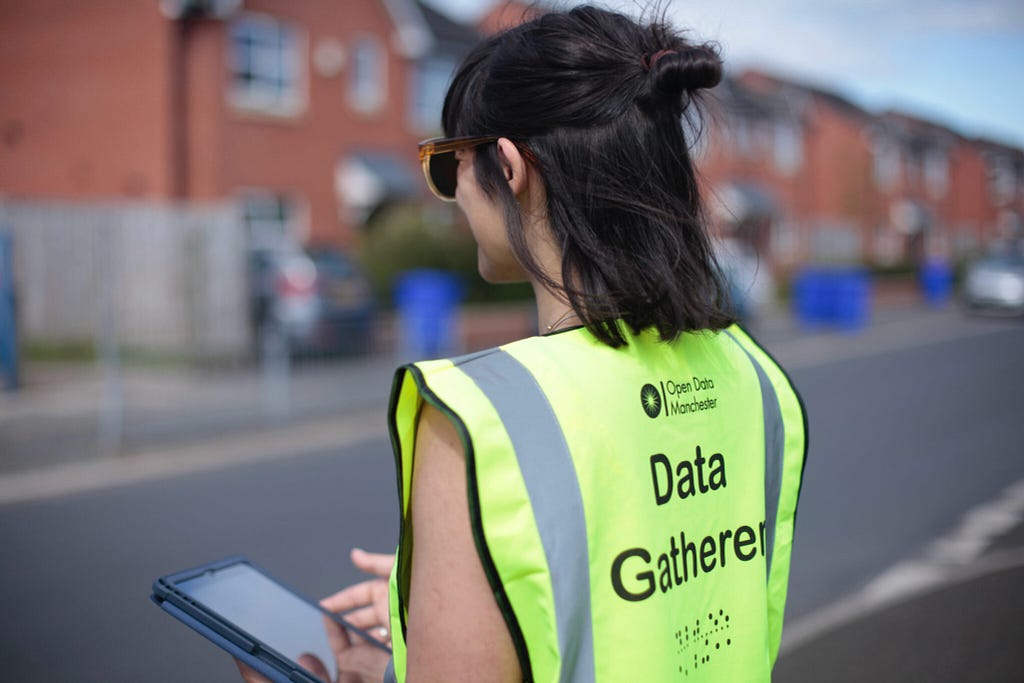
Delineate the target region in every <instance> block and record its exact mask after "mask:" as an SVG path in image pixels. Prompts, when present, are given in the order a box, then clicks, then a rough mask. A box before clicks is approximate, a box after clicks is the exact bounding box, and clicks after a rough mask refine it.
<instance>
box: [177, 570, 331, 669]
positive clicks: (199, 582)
mask: <svg viewBox="0 0 1024 683" xmlns="http://www.w3.org/2000/svg"><path fill="white" fill-rule="evenodd" d="M177 586H178V588H179V589H180V590H181V591H182V592H184V593H185V594H187V595H188V596H189V597H191V598H193V599H194V600H196V601H198V602H201V603H203V604H204V605H206V606H207V607H208V608H209V609H211V610H212V611H214V612H216V613H217V614H219V615H220V616H221V617H222V618H224V619H225V620H227V621H229V622H231V623H233V624H235V625H236V626H237V627H238V628H240V629H242V630H243V631H245V632H247V633H248V634H249V635H251V636H253V637H254V638H257V639H258V640H260V641H261V642H262V643H263V644H264V645H265V646H267V647H269V648H271V649H272V650H275V651H276V652H277V653H278V654H280V655H282V656H284V657H287V658H288V659H290V660H291V661H293V662H298V661H299V657H300V656H301V655H303V654H312V655H315V656H316V657H317V658H318V659H319V660H320V661H321V662H323V664H324V666H325V667H326V668H327V670H328V671H329V672H330V674H331V680H332V681H333V680H335V678H336V677H337V673H338V672H337V666H336V664H335V661H334V655H333V654H332V652H331V647H330V644H329V643H328V640H327V632H326V630H325V624H324V619H325V618H328V617H326V616H325V615H324V613H323V612H321V611H319V610H318V609H317V608H316V607H314V606H313V605H310V604H309V603H308V602H306V601H305V600H303V599H302V598H300V597H299V596H297V595H295V594H294V593H292V592H290V591H289V590H287V589H286V588H284V587H282V586H281V585H280V584H278V583H275V582H274V581H272V580H271V579H269V578H268V577H266V576H264V575H263V574H261V573H260V572H258V571H256V570H255V569H253V568H252V567H251V566H250V565H248V564H241V563H240V564H233V565H229V566H227V567H224V568H222V569H217V570H213V571H209V572H206V573H204V574H202V575H200V576H197V577H195V578H192V579H188V580H185V581H181V582H179V583H178V584H177Z"/></svg>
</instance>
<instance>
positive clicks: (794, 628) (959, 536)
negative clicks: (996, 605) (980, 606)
mask: <svg viewBox="0 0 1024 683" xmlns="http://www.w3.org/2000/svg"><path fill="white" fill-rule="evenodd" d="M1022 521H1024V479H1022V480H1020V481H1018V482H1015V483H1014V484H1011V485H1010V486H1007V487H1006V488H1005V489H1004V490H1003V492H1002V493H1001V494H1000V495H999V496H998V497H996V498H995V499H993V500H991V501H988V502H985V503H982V504H980V505H978V506H976V507H974V508H972V509H971V510H969V511H968V512H967V513H966V514H965V515H964V516H963V517H962V518H961V521H960V524H958V525H957V526H956V527H955V528H954V529H953V530H952V531H950V533H948V534H946V535H944V536H942V537H940V538H938V539H936V540H935V541H933V542H932V543H930V544H929V545H928V546H927V548H926V549H925V550H924V552H923V553H922V556H921V557H919V558H913V559H908V560H905V561H903V562H899V563H898V564H896V565H894V566H893V567H890V568H889V569H887V570H886V571H884V572H882V573H881V574H880V575H878V576H877V577H875V578H874V579H873V580H872V581H871V582H869V583H868V584H867V585H866V586H864V588H862V589H861V590H859V591H858V592H856V593H854V594H853V595H849V596H847V597H845V598H842V599H840V600H837V601H836V602H834V603H832V604H830V605H827V606H825V607H823V608H821V609H819V610H817V611H815V612H812V613H811V614H809V615H807V616H805V617H802V618H800V619H797V620H796V621H794V623H793V624H792V625H791V626H786V627H785V629H784V630H783V634H782V647H781V649H780V652H781V653H785V652H789V651H793V650H796V649H798V648H799V647H801V646H802V645H804V644H806V643H808V642H809V641H811V640H814V639H815V638H817V637H818V636H820V635H823V634H824V633H826V632H829V631H831V630H833V629H835V628H838V627H840V626H842V625H844V624H847V623H850V622H852V621H856V620H857V619H860V618H862V617H865V616H867V615H869V614H872V613H874V612H877V611H879V610H882V609H884V608H886V607H889V606H890V605H893V604H896V603H898V602H902V601H905V600H907V599H909V598H912V597H915V596H918V595H922V594H924V593H926V592H928V591H930V590H934V589H937V588H940V587H945V586H948V585H951V584H954V583H959V582H961V581H965V580H968V579H970V578H973V577H975V576H982V575H984V574H987V573H989V572H993V571H999V570H1001V569H1006V568H1008V567H1014V566H1021V565H1024V548H1020V549H1014V550H1011V551H1006V552H1002V553H993V554H992V555H991V556H987V557H985V558H983V559H979V558H982V554H983V553H984V552H985V550H986V549H987V548H989V547H990V546H991V545H992V542H993V541H995V540H996V539H997V538H998V537H999V536H1001V535H1002V534H1004V533H1006V532H1007V531H1009V530H1011V529H1013V528H1014V527H1016V526H1017V525H1018V524H1020V523H1021V522H1022Z"/></svg>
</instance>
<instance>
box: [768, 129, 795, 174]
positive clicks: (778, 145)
mask: <svg viewBox="0 0 1024 683" xmlns="http://www.w3.org/2000/svg"><path fill="white" fill-rule="evenodd" d="M774 143H775V144H774V146H773V150H772V151H773V154H772V157H773V160H774V162H775V168H777V169H779V170H780V171H781V172H782V173H784V174H785V175H793V174H794V173H796V172H797V171H798V170H799V169H800V164H801V163H802V162H803V149H802V145H803V140H801V139H800V131H799V130H797V128H796V126H794V125H793V124H792V123H788V122H782V121H778V122H776V124H775V137H774Z"/></svg>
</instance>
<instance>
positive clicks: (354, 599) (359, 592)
mask: <svg viewBox="0 0 1024 683" xmlns="http://www.w3.org/2000/svg"><path fill="white" fill-rule="evenodd" d="M379 581H380V579H370V580H368V581H363V582H361V583H356V584H353V585H351V586H349V587H348V588H344V589H342V590H340V591H338V592H337V593H335V594H334V595H329V596H327V597H326V598H324V599H323V600H321V601H320V606H321V607H323V608H324V609H326V610H328V611H330V612H344V611H345V610H350V609H353V608H356V607H365V606H366V605H369V604H371V603H372V602H373V598H374V596H375V592H374V584H376V583H378V582H379Z"/></svg>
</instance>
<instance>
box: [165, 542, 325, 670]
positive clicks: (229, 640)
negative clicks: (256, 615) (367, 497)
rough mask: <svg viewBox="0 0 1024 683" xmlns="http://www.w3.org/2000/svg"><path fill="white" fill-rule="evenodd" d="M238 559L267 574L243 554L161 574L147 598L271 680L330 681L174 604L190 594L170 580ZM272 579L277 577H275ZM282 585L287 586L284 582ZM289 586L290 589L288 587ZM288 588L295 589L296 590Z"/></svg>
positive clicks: (189, 575) (233, 630) (208, 619)
mask: <svg viewBox="0 0 1024 683" xmlns="http://www.w3.org/2000/svg"><path fill="white" fill-rule="evenodd" d="M238 563H245V564H248V565H250V566H252V567H253V568H254V569H256V570H257V571H259V572H261V573H263V574H265V575H266V576H268V577H269V576H270V575H269V574H267V573H266V572H264V571H263V570H262V569H260V568H259V567H257V566H256V565H254V564H252V563H251V562H249V561H248V560H247V559H245V558H244V557H230V558H227V559H224V560H218V561H216V562H211V563H209V564H206V565H203V566H201V567H196V568H194V569H188V570H185V571H182V572H177V573H175V574H169V575H167V576H162V577H160V578H159V579H157V580H156V581H154V582H153V593H152V595H150V599H151V600H152V601H153V602H154V603H156V604H157V605H159V606H160V608H161V609H162V610H164V611H165V612H167V613H168V614H170V615H171V616H173V617H174V618H175V619H178V620H179V621H181V622H182V623H183V624H185V625H186V626H188V627H189V628H191V629H192V630H193V631H196V632H197V633H199V634H200V635H201V636H203V637H205V638H206V639H208V640H210V641H211V642H213V643H214V644H216V645H217V646H218V647H220V648H221V649H223V650H225V651H226V652H227V653H228V654H230V655H231V656H233V657H237V658H238V659H240V660H242V661H243V662H245V663H246V664H248V665H249V666H250V667H252V668H253V669H255V670H256V671H258V672H260V673H261V674H263V675H264V676H266V677H267V678H269V679H270V680H271V681H274V683H330V682H325V681H321V680H320V679H319V678H316V677H315V676H313V675H312V674H310V673H309V672H307V671H306V670H305V669H296V668H293V667H291V666H289V665H288V664H287V660H281V658H279V657H276V656H275V655H273V653H271V652H268V651H267V650H265V649H264V648H262V647H260V646H259V645H258V644H257V643H256V642H254V641H253V640H251V639H250V638H248V637H246V636H245V635H244V634H242V633H239V632H238V631H236V630H235V629H233V628H231V627H230V626H229V625H227V624H225V623H223V622H220V621H218V620H216V619H214V618H212V617H210V616H209V615H202V614H192V613H189V612H186V611H185V609H182V607H181V606H178V605H176V604H174V602H175V601H181V602H182V603H183V605H184V604H187V603H189V602H191V600H190V599H189V598H187V597H185V596H183V595H181V594H180V593H179V592H177V591H176V590H175V589H174V588H173V584H174V583H176V582H177V581H180V580H184V579H187V578H191V577H193V576H197V575H200V574H203V573H205V572H207V571H211V570H213V571H216V570H218V569H223V568H224V567H227V566H230V565H233V564H238ZM274 580H275V581H276V579H274ZM278 583H280V582H278ZM282 585H284V584H282ZM285 588H288V587H287V586H285ZM288 590H290V591H291V589H290V588H288ZM291 592H293V593H295V591H291ZM296 595H298V593H296ZM299 597H301V596H299Z"/></svg>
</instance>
